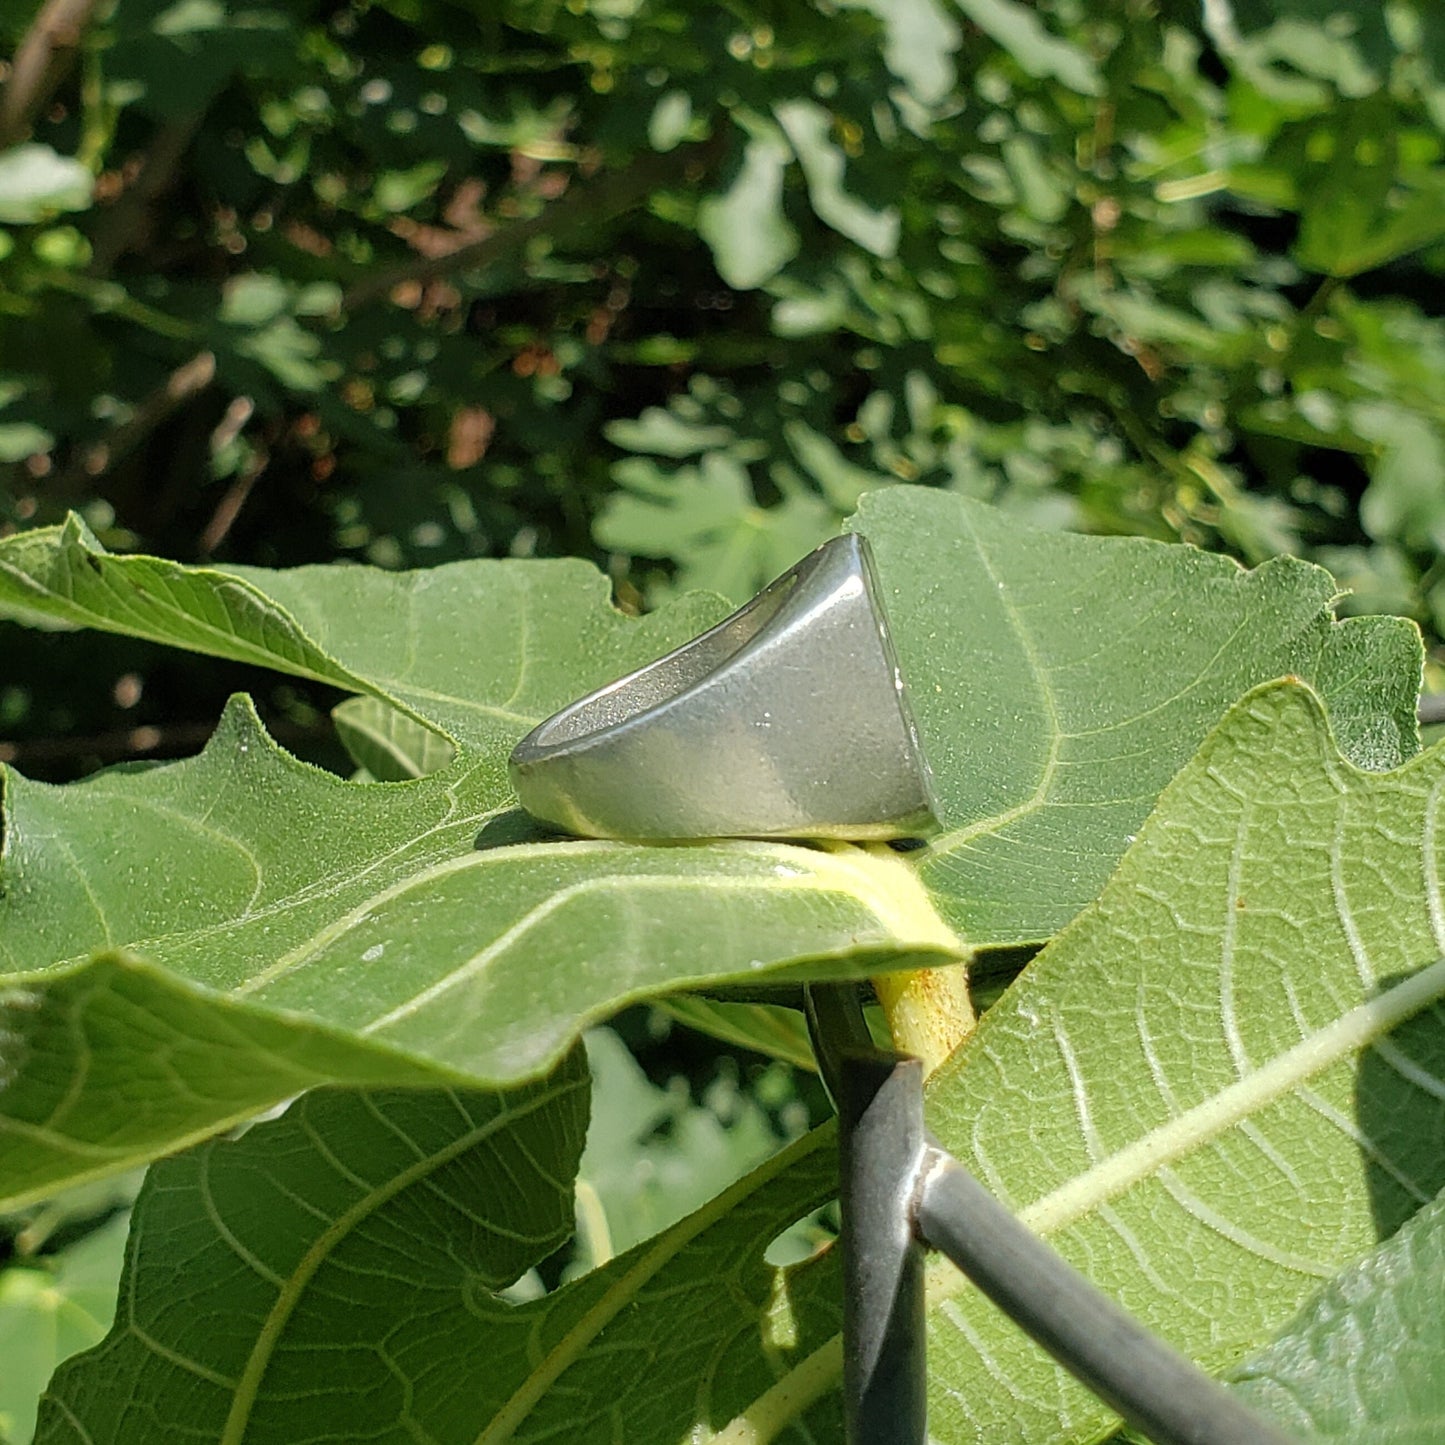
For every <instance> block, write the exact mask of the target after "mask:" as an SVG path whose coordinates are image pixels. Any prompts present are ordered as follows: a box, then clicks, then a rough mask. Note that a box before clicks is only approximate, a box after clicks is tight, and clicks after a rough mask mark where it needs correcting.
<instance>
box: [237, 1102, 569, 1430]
mask: <svg viewBox="0 0 1445 1445" xmlns="http://www.w3.org/2000/svg"><path fill="white" fill-rule="evenodd" d="M586 1087H588V1084H587V1080H586V1079H585V1078H578V1079H574V1080H572V1081H570V1082H568V1083H566V1084H564V1085H561V1086H560V1087H553V1088H550V1089H546V1090H543V1091H541V1092H539V1093H538V1094H536V1095H535V1096H534V1097H533V1098H531V1099H529V1100H528V1101H527V1102H526V1103H525V1104H523V1105H521V1106H520V1107H515V1108H511V1109H504V1110H501V1111H499V1112H498V1113H497V1114H496V1115H495V1116H493V1117H492V1118H491V1119H488V1120H487V1122H486V1123H485V1124H482V1125H479V1126H478V1127H477V1128H475V1129H471V1130H468V1131H467V1133H465V1134H463V1135H461V1136H460V1137H458V1138H456V1139H454V1140H452V1141H451V1143H449V1144H448V1145H447V1146H446V1148H444V1149H439V1150H437V1151H436V1152H435V1153H433V1154H429V1155H427V1156H426V1157H425V1158H423V1159H418V1160H417V1161H416V1162H415V1163H414V1164H412V1165H410V1166H409V1167H408V1168H406V1169H404V1170H402V1171H401V1172H400V1173H399V1174H395V1175H393V1176H392V1177H391V1178H390V1179H388V1180H387V1181H386V1182H385V1183H384V1184H381V1185H379V1186H377V1187H376V1188H374V1189H371V1190H369V1191H367V1192H366V1193H365V1194H363V1195H362V1196H361V1197H360V1198H358V1199H357V1200H356V1201H355V1202H354V1203H353V1204H352V1205H351V1207H350V1208H349V1209H347V1210H345V1211H344V1212H343V1213H342V1214H340V1215H339V1216H338V1217H337V1218H336V1219H335V1220H334V1221H333V1222H332V1224H331V1225H330V1227H329V1228H327V1229H325V1230H323V1231H322V1233H321V1234H319V1235H318V1236H317V1237H316V1239H315V1240H314V1241H313V1242H312V1244H311V1247H310V1248H309V1249H308V1250H307V1251H306V1253H305V1254H304V1255H302V1257H301V1259H300V1260H299V1261H298V1262H297V1264H296V1265H295V1267H294V1268H293V1269H292V1270H291V1272H290V1274H289V1275H288V1276H287V1278H286V1280H285V1282H284V1284H283V1286H282V1288H281V1289H280V1290H279V1291H278V1293H277V1297H276V1301H275V1303H274V1304H273V1305H272V1306H271V1309H270V1310H269V1311H268V1312H267V1316H266V1322H265V1323H264V1324H263V1325H262V1327H261V1330H260V1332H259V1333H258V1334H257V1337H256V1343H255V1345H254V1346H253V1347H252V1349H251V1353H250V1354H249V1355H248V1356H247V1359H246V1364H245V1367H244V1368H243V1370H242V1371H241V1375H240V1380H239V1383H238V1385H237V1387H236V1394H235V1396H234V1398H233V1399H232V1401H231V1408H230V1411H229V1412H228V1413H227V1416H226V1423H225V1425H224V1427H223V1428H222V1430H221V1434H220V1436H219V1437H218V1438H217V1445H242V1441H243V1440H244V1439H245V1432H246V1429H247V1426H248V1425H249V1423H250V1417H251V1411H252V1409H253V1408H254V1406H255V1403H256V1397H257V1395H258V1394H259V1393H260V1389H261V1383H262V1380H263V1379H264V1377H265V1374H266V1369H267V1366H268V1365H269V1364H270V1362H271V1357H272V1355H273V1354H274V1352H275V1349H276V1346H277V1344H278V1343H279V1341H280V1338H281V1333H282V1331H283V1330H284V1329H285V1328H286V1325H287V1324H288V1323H289V1322H290V1319H291V1316H292V1314H293V1313H294V1312H295V1309H296V1306H297V1305H298V1304H299V1303H300V1300H301V1297H302V1295H303V1294H304V1293H305V1290H306V1287H307V1286H308V1285H309V1284H310V1283H311V1281H312V1279H314V1278H315V1275H316V1272H317V1270H319V1269H320V1268H321V1266H322V1265H323V1264H324V1263H325V1261H326V1259H327V1258H328V1257H329V1256H330V1255H331V1253H332V1252H333V1251H334V1250H335V1249H336V1248H337V1246H338V1245H339V1244H340V1243H341V1242H342V1241H343V1240H344V1239H345V1238H346V1237H347V1236H348V1235H349V1234H350V1233H351V1232H352V1230H354V1229H355V1228H356V1227H357V1225H359V1224H360V1223H361V1222H362V1221H363V1220H365V1219H367V1218H369V1217H370V1216H371V1215H372V1214H374V1213H375V1212H376V1210H377V1209H379V1208H380V1207H381V1206H382V1205H384V1204H386V1203H388V1202H389V1201H390V1200H392V1199H394V1198H395V1197H396V1196H397V1195H398V1194H400V1193H401V1192H402V1191H403V1190H405V1189H408V1188H410V1187H411V1185H413V1184H415V1183H416V1182H417V1181H418V1180H420V1179H424V1178H425V1177H426V1176H427V1175H428V1174H432V1173H435V1172H436V1170H438V1169H440V1168H441V1167H443V1166H444V1165H446V1164H449V1163H451V1161H452V1160H453V1159H456V1158H457V1157H459V1156H460V1155H461V1154H464V1153H465V1152H466V1151H467V1150H468V1149H472V1148H475V1147H476V1146H477V1145H478V1144H480V1143H481V1142H482V1141H483V1140H485V1139H487V1138H489V1137H490V1136H491V1135H493V1134H495V1133H497V1132H498V1131H500V1130H502V1129H506V1128H511V1127H512V1126H513V1125H515V1124H516V1123H517V1122H518V1121H519V1120H522V1119H525V1118H527V1117H528V1116H529V1115H531V1114H534V1113H536V1112H537V1111H538V1110H539V1109H542V1108H544V1107H549V1106H551V1105H553V1104H555V1103H556V1102H557V1101H558V1100H559V1099H562V1098H565V1097H566V1096H567V1095H568V1094H570V1093H574V1092H576V1091H577V1090H578V1089H585V1088H586Z"/></svg>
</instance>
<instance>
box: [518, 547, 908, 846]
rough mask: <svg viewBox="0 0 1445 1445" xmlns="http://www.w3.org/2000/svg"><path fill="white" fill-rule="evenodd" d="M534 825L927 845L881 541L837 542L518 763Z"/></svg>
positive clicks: (545, 729)
mask: <svg viewBox="0 0 1445 1445" xmlns="http://www.w3.org/2000/svg"><path fill="white" fill-rule="evenodd" d="M509 770H510V773H511V778H512V786H513V787H514V788H515V789H516V792H517V796H518V798H519V799H520V800H521V803H522V806H523V807H524V808H526V810H527V811H528V812H529V813H531V814H532V815H533V816H534V817H536V818H540V819H542V820H543V821H545V822H548V823H551V824H554V825H555V826H557V827H559V828H562V829H564V830H565V831H566V832H569V833H579V834H582V835H583V836H585V837H593V838H629V839H665V838H855V839H883V838H901V837H910V836H914V835H916V834H918V833H921V832H927V831H930V830H931V829H932V828H933V827H934V826H935V823H934V807H933V792H932V788H931V786H930V779H929V772H928V766H927V764H926V762H925V761H924V757H923V750H922V747H921V746H920V744H919V739H918V729H917V727H916V726H915V725H914V722H913V715H912V713H911V711H910V710H909V706H908V698H907V695H906V693H905V691H904V686H903V678H902V675H901V674H900V672H899V670H898V664H897V661H896V659H895V658H894V655H893V646H892V643H891V642H890V640H889V637H888V625H887V622H886V619H885V616H884V611H883V606H882V603H881V601H880V599H879V596H878V585H877V580H876V577H875V575H874V571H873V563H872V557H871V554H870V552H869V548H868V544H867V542H866V541H865V540H864V539H863V538H862V537H858V536H847V537H837V538H835V539H834V540H833V541H831V542H828V543H825V544H824V545H823V546H822V547H819V548H818V550H817V551H816V552H813V553H811V554H810V555H809V556H807V557H805V558H803V560H802V561H801V562H799V563H798V564H797V565H796V566H794V567H792V568H790V569H789V570H788V571H787V572H785V573H783V575H782V576H781V577H779V578H778V579H777V581H776V582H773V583H771V584H770V585H769V586H767V587H766V588H764V589H763V591H761V592H760V593H758V595H757V596H756V597H754V598H753V600H752V601H751V602H749V603H747V604H746V605H745V606H743V607H741V608H740V609H739V610H738V611H736V612H734V613H733V615H732V616H731V617H729V618H727V619H726V620H725V621H723V622H720V623H718V625H717V626H716V627H714V628H712V629H710V630H709V631H707V632H704V633H703V634H702V635H701V636H700V637H696V638H694V639H693V640H692V641H691V642H689V643H686V644H685V645H684V646H682V647H680V648H678V649H677V651H676V652H671V653H669V654H668V655H667V656H666V657H663V658H660V659H659V660H658V661H656V662H653V663H650V664H649V665H648V666H646V667H643V668H640V669H639V670H638V671H636V672H633V673H629V674H628V676H626V677H623V678H619V679H618V680H617V681H616V682H613V683H609V684H608V685H607V686H606V687H603V688H599V689H598V690H597V691H596V692H593V693H589V694H588V695H587V696H586V697H584V698H582V699H580V700H579V701H577V702H574V703H572V704H571V705H570V706H568V707H565V708H563V709H562V710H561V712H558V713H555V714H554V715H553V716H552V717H550V718H548V719H547V720H546V722H544V723H542V724H540V725H539V726H538V727H536V728H534V729H533V730H532V731H531V732H530V733H528V734H527V736H526V737H524V738H523V739H522V741H521V742H519V743H518V744H517V746H516V748H515V749H514V750H513V752H512V757H511V762H510V767H509Z"/></svg>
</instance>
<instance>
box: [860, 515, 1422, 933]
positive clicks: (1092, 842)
mask: <svg viewBox="0 0 1445 1445" xmlns="http://www.w3.org/2000/svg"><path fill="white" fill-rule="evenodd" d="M850 525H851V526H853V527H854V528H856V529H857V530H858V531H861V532H863V533H864V534H866V535H867V536H868V538H869V539H870V540H871V542H872V544H873V548H874V551H875V553H876V555H877V557H878V563H879V567H880V569H881V571H882V574H883V581H884V584H885V591H886V595H887V599H888V606H889V617H890V622H891V624H892V631H893V634H894V641H895V644H896V646H897V649H898V653H899V659H900V662H901V663H902V668H903V674H904V676H905V677H906V678H907V679H908V682H909V691H910V696H911V697H912V699H913V704H914V709H915V711H916V713H917V714H918V720H919V725H920V727H921V729H922V733H923V741H924V748H925V751H926V753H927V755H928V758H929V760H930V762H931V763H932V766H933V771H934V776H935V780H936V783H937V791H938V796H939V799H940V803H941V809H942V822H943V824H944V829H943V832H942V833H941V834H940V836H938V837H937V838H935V839H933V840H932V841H931V843H930V846H929V848H928V851H927V853H926V854H918V855H915V856H916V857H917V858H918V859H919V860H920V869H919V871H920V876H921V878H922V879H923V881H924V883H925V885H926V886H927V887H928V889H929V890H930V892H932V893H933V895H934V896H935V897H936V898H937V899H938V900H939V906H940V908H941V910H942V911H943V912H944V914H945V916H946V917H947V918H948V921H949V922H950V923H951V924H952V925H953V927H954V928H955V929H957V930H958V931H959V932H960V933H961V934H962V935H963V936H964V937H965V938H967V939H968V940H969V941H970V943H972V944H973V945H974V946H982V945H987V944H1016V943H1020V942H1024V941H1028V940H1036V941H1042V940H1044V939H1047V938H1049V937H1050V936H1051V935H1052V934H1054V933H1055V932H1057V931H1058V929H1060V928H1062V927H1063V925H1064V924H1066V923H1067V922H1068V921H1069V919H1070V918H1072V917H1073V916H1074V915H1075V914H1076V913H1077V912H1078V911H1079V909H1081V908H1082V907H1083V906H1084V905H1085V904H1086V903H1088V902H1089V901H1090V900H1091V899H1093V898H1094V897H1095V896H1097V894H1098V892H1099V889H1100V888H1102V887H1103V885H1104V881H1105V879H1107V878H1108V876H1109V873H1110V872H1111V871H1112V869H1113V867H1114V864H1115V863H1116V862H1117V861H1118V858H1119V855H1120V854H1121V853H1122V852H1123V851H1124V848H1125V847H1126V846H1127V845H1128V843H1129V842H1130V840H1131V836H1132V835H1133V834H1134V833H1135V832H1136V831H1137V829H1138V826H1139V824H1140V823H1142V822H1143V820H1144V817H1145V815H1146V814H1147V813H1148V811H1149V808H1150V807H1151V806H1152V804H1153V802H1154V800H1155V798H1156V797H1158V795H1159V792H1160V790H1161V789H1162V788H1163V787H1164V785H1165V783H1167V782H1168V781H1169V779H1170V778H1171V777H1172V776H1173V775H1174V773H1175V772H1176V771H1177V770H1178V768H1179V767H1180V766H1181V764H1182V763H1183V762H1184V761H1185V759H1186V758H1188V757H1189V755H1190V754H1191V753H1192V752H1193V751H1194V749H1195V748H1196V747H1198V745H1199V743H1200V741H1201V740H1202V739H1203V737H1204V735H1205V733H1206V732H1207V731H1208V730H1209V728H1210V727H1211V726H1212V725H1213V724H1214V723H1215V722H1216V721H1217V720H1218V719H1219V718H1220V717H1221V716H1222V715H1223V713H1224V711H1225V710H1226V709H1227V708H1228V707H1229V706H1230V704H1231V703H1233V702H1234V701H1235V700H1236V699H1237V698H1238V697H1240V696H1241V695H1242V694H1243V693H1244V692H1245V691H1247V690H1248V689H1249V688H1250V687H1251V686H1253V685H1255V684H1257V683H1260V682H1263V681H1265V680H1266V679H1269V678H1274V677H1280V676H1284V675H1286V674H1295V675H1297V676H1299V677H1302V678H1304V679H1306V680H1307V681H1309V682H1311V683H1312V684H1313V685H1314V686H1315V687H1316V688H1317V689H1318V690H1319V692H1320V693H1321V695H1322V696H1323V697H1324V698H1325V700H1326V702H1327V703H1328V705H1329V709H1330V717H1331V722H1332V725H1333V728H1334V731H1335V735H1336V737H1337V738H1338V739H1339V741H1340V745H1341V747H1342V748H1343V750H1344V752H1345V755H1346V757H1348V758H1349V759H1351V761H1353V762H1355V763H1357V764H1359V765H1360V766H1362V767H1366V768H1371V769H1380V768H1389V767H1393V766H1394V765H1396V764H1397V763H1399V762H1401V761H1403V760H1404V759H1405V758H1407V757H1409V756H1410V755H1411V754H1412V753H1413V752H1414V751H1415V749H1416V747H1417V741H1416V738H1417V734H1416V730H1415V695H1416V691H1417V686H1418V680H1419V675H1420V674H1419V668H1420V653H1419V642H1418V639H1417V638H1416V636H1415V634H1414V629H1413V628H1412V627H1411V626H1410V624H1409V623H1407V622H1404V621H1402V620H1401V619H1399V618H1384V617H1370V618H1351V619H1348V620H1347V621H1345V622H1335V621H1334V620H1333V619H1332V617H1331V614H1330V609H1329V604H1330V601H1331V599H1332V598H1333V596H1334V594H1335V586H1334V583H1333V582H1332V580H1331V579H1330V576H1329V574H1328V573H1326V572H1324V571H1322V570H1321V569H1320V568H1318V567H1312V566H1310V565H1308V564H1307V563H1303V562H1298V561H1296V560H1294V559H1293V558H1288V557H1281V558H1278V559H1276V560H1275V561H1272V562H1268V563H1266V564H1265V565H1264V566H1262V567H1259V568H1256V569H1255V570H1254V571H1250V572H1247V571H1245V570H1243V569H1242V568H1241V567H1239V566H1238V565H1237V564H1236V563H1234V562H1231V561H1230V560H1229V559H1228V558H1225V557H1217V556H1211V555H1209V554H1207V553H1204V552H1199V551H1195V550H1194V549H1193V548H1188V547H1165V546H1160V545H1159V544H1157V543H1153V542H1145V541H1139V540H1135V539H1131V538H1120V539H1111V540H1108V541H1101V540H1099V539H1097V538H1092V537H1079V536H1075V535H1072V534H1069V533H1063V532H1044V531H1037V530H1035V529H1033V528H1030V527H1024V526H1021V525H1020V524H1019V523H1017V522H1016V521H1013V520H1011V519H1010V518H1009V517H1007V516H1006V515H1005V514H1003V513H1001V512H998V511H996V510H994V509H993V508H991V507H985V506H982V505H980V504H979V503H976V502H969V501H966V500H964V499H963V498H960V497H953V496H946V495H939V494H937V493H931V492H924V491H921V490H919V489H917V488H913V487H893V488H889V489H888V490H886V491H880V492H874V493H871V494H870V495H869V496H867V497H865V498H864V499H863V502H862V506H861V508H860V510H859V513H858V516H857V517H856V518H855V520H854V521H853V522H852V523H851V524H850Z"/></svg>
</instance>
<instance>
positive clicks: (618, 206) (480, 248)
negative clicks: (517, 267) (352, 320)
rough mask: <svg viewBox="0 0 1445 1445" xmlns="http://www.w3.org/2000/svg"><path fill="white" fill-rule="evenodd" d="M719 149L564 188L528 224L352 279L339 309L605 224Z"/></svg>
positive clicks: (721, 143)
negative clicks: (544, 238)
mask: <svg viewBox="0 0 1445 1445" xmlns="http://www.w3.org/2000/svg"><path fill="white" fill-rule="evenodd" d="M725 147H726V131H724V130H719V131H718V133H716V134H714V135H713V136H712V137H711V138H710V139H708V140H705V141H701V142H699V143H697V144H695V145H690V146H679V147H678V149H677V150H674V151H668V152H667V153H665V154H661V155H659V154H656V153H653V152H649V153H648V154H646V155H644V156H642V157H641V158H640V159H638V160H637V161H635V162H634V163H633V164H632V165H631V166H629V167H628V168H627V169H626V170H622V171H614V172H612V173H611V174H610V175H606V176H602V177H600V178H598V179H597V180H595V181H590V182H588V184H587V185H585V186H580V187H575V188H573V189H572V190H569V191H568V192H567V194H566V195H565V196H563V197H562V199H561V200H559V201H554V202H553V203H552V204H551V205H550V206H548V207H547V208H546V209H545V210H544V211H542V212H541V214H540V215H537V216H533V217H531V218H530V219H529V220H525V221H515V222H513V223H512V224H511V225H510V226H504V227H503V228H502V229H501V230H499V231H496V232H494V233H493V234H492V235H490V236H487V237H486V238H485V239H483V240H480V241H473V242H472V243H471V244H470V245H468V246H462V247H461V248H460V249H459V250H456V251H452V252H451V253H450V254H448V255H445V256H419V257H417V259H416V260H414V261H408V262H406V263H405V264H404V265H401V266H394V267H392V268H390V269H388V270H385V271H379V272H378V273H377V274H376V275H374V276H368V277H367V278H366V279H365V280H363V281H358V282H357V284H356V285H355V286H353V287H352V288H351V289H350V290H349V291H348V292H347V293H346V294H345V295H344V296H343V297H342V298H341V310H342V311H351V310H354V309H356V308H357V307H359V306H365V305H367V304H368V303H370V302H372V301H375V300H377V299H378V298H379V297H382V296H387V295H389V294H390V293H391V292H392V290H394V289H395V288H396V287H397V286H400V285H401V284H403V283H404V282H407V281H435V280H437V279H438V278H439V277H442V276H454V275H456V274H457V272H459V271H477V270H480V269H481V268H482V267H483V266H491V265H494V264H495V263H496V262H498V261H503V260H507V259H508V258H510V257H512V256H515V255H516V254H517V253H518V252H519V251H521V250H522V249H523V248H524V247H525V246H526V245H527V243H528V242H529V241H531V240H532V239H533V238H534V237H536V236H561V235H564V234H566V233H567V232H568V231H573V230H577V229H579V228H580V227H583V226H593V225H598V224H600V223H601V222H604V221H610V220H612V219H613V217H615V216H620V215H622V214H624V213H625V212H627V211H630V210H632V209H634V207H637V206H640V205H641V204H642V203H643V202H644V201H645V200H646V199H647V198H648V196H650V195H651V194H652V193H653V191H655V190H658V189H660V188H661V187H663V186H669V185H674V184H676V183H677V182H678V181H683V180H694V179H696V178H698V177H700V176H702V175H703V174H704V173H705V172H706V171H707V170H708V169H709V168H710V167H712V166H713V165H715V164H716V163H717V161H718V160H719V159H720V158H721V156H722V154H723V151H724V149H725Z"/></svg>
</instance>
